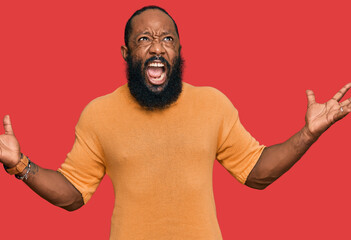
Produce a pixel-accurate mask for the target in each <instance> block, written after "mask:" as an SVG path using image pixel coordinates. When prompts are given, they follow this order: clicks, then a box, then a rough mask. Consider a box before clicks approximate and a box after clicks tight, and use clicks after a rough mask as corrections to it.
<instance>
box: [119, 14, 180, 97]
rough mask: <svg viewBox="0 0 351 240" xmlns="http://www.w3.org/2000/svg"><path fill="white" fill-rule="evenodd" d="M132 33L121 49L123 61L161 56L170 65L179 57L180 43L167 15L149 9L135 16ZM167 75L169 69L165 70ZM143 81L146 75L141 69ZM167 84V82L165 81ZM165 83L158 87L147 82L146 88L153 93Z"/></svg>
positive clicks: (160, 89) (143, 61)
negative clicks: (126, 43) (128, 57)
mask: <svg viewBox="0 0 351 240" xmlns="http://www.w3.org/2000/svg"><path fill="white" fill-rule="evenodd" d="M131 26H132V33H131V35H130V38H129V42H128V46H122V47H121V53H122V57H123V58H124V60H126V59H127V56H132V57H133V58H134V59H135V60H141V61H142V63H143V64H144V63H145V61H146V60H147V59H149V58H151V57H153V56H162V57H164V58H165V59H166V60H167V61H168V62H169V63H170V64H172V63H173V60H174V58H175V57H177V56H179V52H180V48H181V46H180V42H179V37H178V35H177V32H176V29H175V26H174V23H173V21H172V20H171V18H170V17H169V16H167V14H165V13H163V12H162V11H160V10H157V9H149V10H146V11H145V12H143V13H141V14H140V15H137V16H135V17H134V18H133V20H132V24H131ZM166 71H167V75H168V74H169V71H170V69H166ZM143 74H144V77H145V79H147V78H148V77H147V74H146V71H145V68H144V69H143ZM166 82H167V80H166ZM166 82H165V83H164V84H162V85H160V86H155V85H152V84H151V83H150V82H149V81H147V82H146V86H147V87H148V88H149V89H150V90H151V91H154V92H159V91H162V90H163V89H164V86H165V85H166Z"/></svg>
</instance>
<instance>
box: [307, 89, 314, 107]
mask: <svg viewBox="0 0 351 240" xmlns="http://www.w3.org/2000/svg"><path fill="white" fill-rule="evenodd" d="M306 95H307V106H308V107H309V106H311V105H312V104H314V103H316V97H315V96H314V93H313V91H312V90H306Z"/></svg>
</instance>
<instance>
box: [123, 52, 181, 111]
mask: <svg viewBox="0 0 351 240" xmlns="http://www.w3.org/2000/svg"><path fill="white" fill-rule="evenodd" d="M156 59H158V60H160V61H161V62H162V63H165V64H166V65H167V69H168V72H167V76H166V78H167V79H166V81H165V83H163V86H162V89H161V90H160V91H156V89H157V88H159V86H148V85H147V84H146V81H148V80H147V79H145V74H144V71H145V70H143V69H146V66H147V64H148V63H149V62H150V61H154V60H156ZM126 61H127V78H128V88H129V90H130V93H131V94H132V96H133V97H134V98H135V100H136V101H137V102H138V103H139V105H140V106H142V107H143V108H145V109H146V110H157V109H159V110H160V109H165V108H167V107H169V106H170V105H171V104H172V103H174V102H175V101H176V100H177V99H178V97H179V95H180V93H181V92H182V73H183V63H184V60H183V58H182V56H181V54H180V53H179V55H178V56H177V57H176V58H175V59H174V60H173V62H172V65H170V64H169V62H168V61H167V60H166V59H164V58H163V57H159V58H156V57H151V58H149V59H148V60H146V61H145V64H144V67H143V64H142V61H141V60H135V59H133V57H131V56H130V55H129V56H128V57H127V59H126Z"/></svg>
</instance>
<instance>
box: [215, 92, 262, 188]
mask: <svg viewBox="0 0 351 240" xmlns="http://www.w3.org/2000/svg"><path fill="white" fill-rule="evenodd" d="M222 99H223V101H222V103H221V107H220V108H219V109H220V110H221V113H220V114H221V115H222V123H221V126H220V129H219V135H218V147H217V155H216V158H217V160H218V162H219V163H220V164H221V165H222V166H223V167H224V168H226V169H227V171H228V172H229V173H230V174H231V175H232V176H233V177H235V178H236V179H237V180H238V181H239V182H240V183H242V184H244V183H245V182H246V179H247V177H248V175H249V173H250V172H251V170H252V169H253V167H254V166H255V164H256V163H257V161H258V159H259V157H260V156H261V153H262V151H263V149H264V148H265V146H264V145H261V144H260V143H259V142H258V141H257V140H256V139H255V138H253V137H252V136H251V134H250V133H249V132H247V131H246V130H245V128H244V127H243V125H242V124H241V122H240V119H239V115H238V111H237V110H236V109H235V107H234V106H233V104H232V103H231V102H230V100H229V99H228V98H226V97H225V96H224V95H223V98H222Z"/></svg>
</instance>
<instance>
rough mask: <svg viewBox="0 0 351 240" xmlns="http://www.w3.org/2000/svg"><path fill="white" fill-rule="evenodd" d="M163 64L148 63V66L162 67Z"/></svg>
mask: <svg viewBox="0 0 351 240" xmlns="http://www.w3.org/2000/svg"><path fill="white" fill-rule="evenodd" d="M164 66H165V65H164V64H163V63H150V64H149V67H164Z"/></svg>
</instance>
